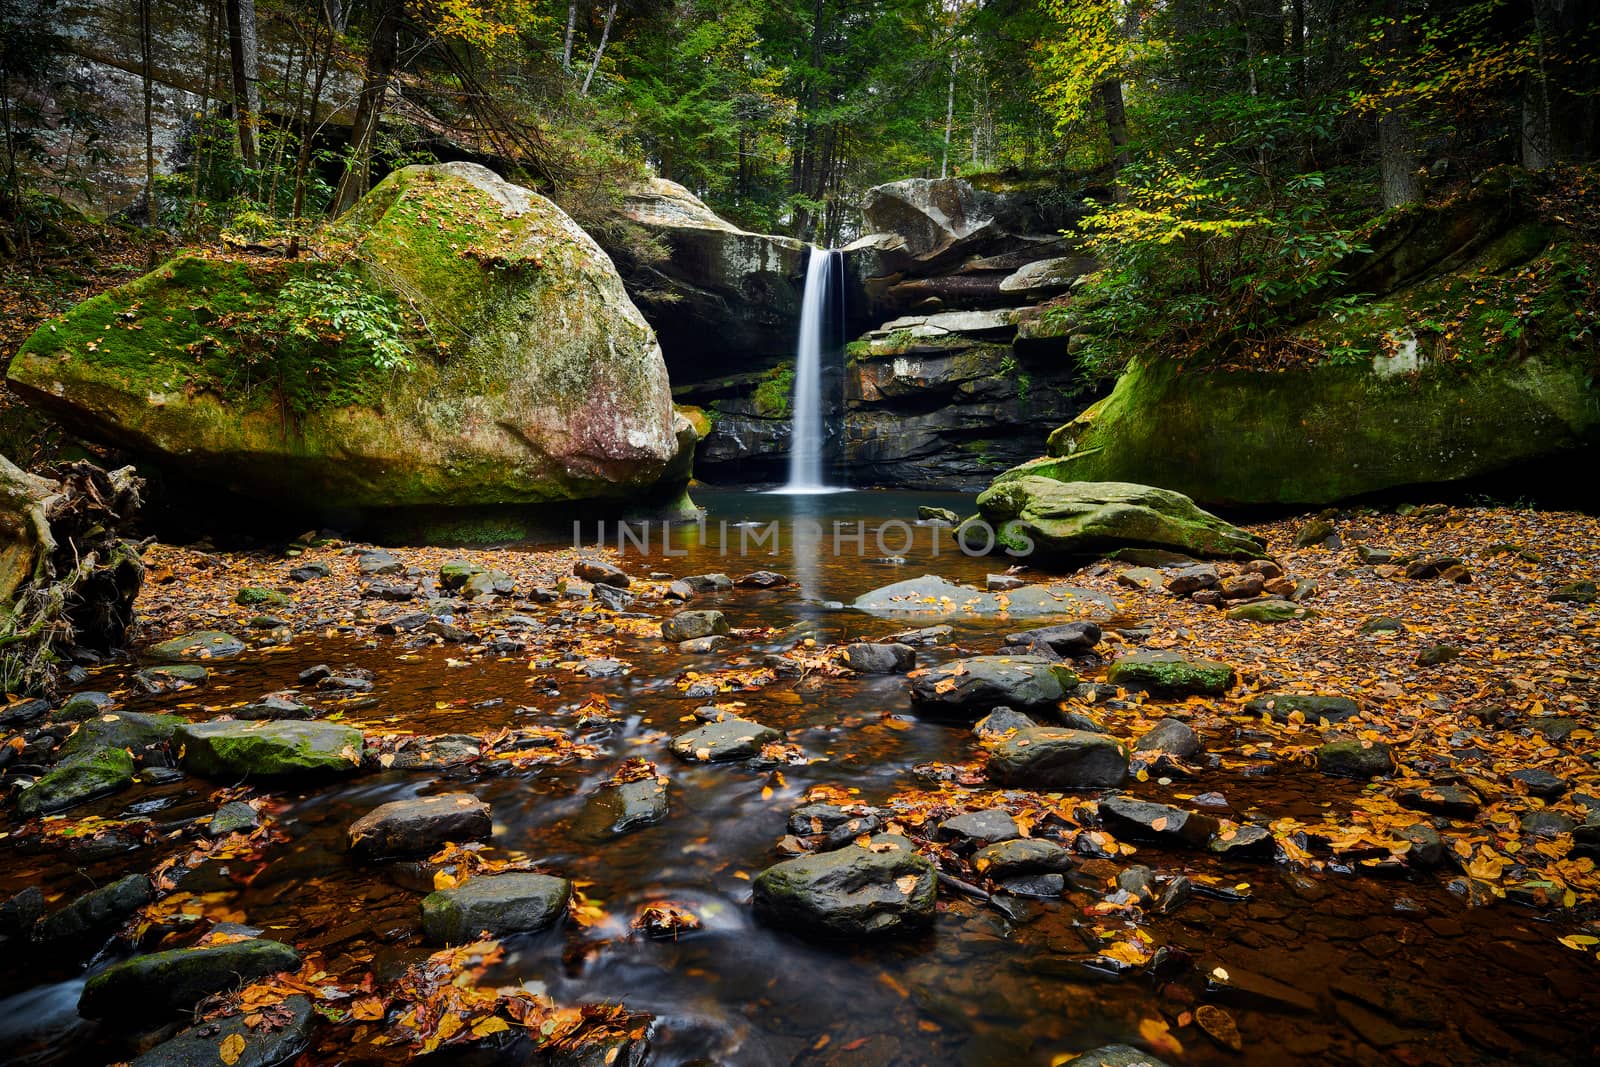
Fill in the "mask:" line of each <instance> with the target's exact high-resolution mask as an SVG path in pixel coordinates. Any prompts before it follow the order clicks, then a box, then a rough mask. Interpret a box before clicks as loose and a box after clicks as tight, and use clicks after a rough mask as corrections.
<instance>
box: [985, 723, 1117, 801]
mask: <svg viewBox="0 0 1600 1067" xmlns="http://www.w3.org/2000/svg"><path fill="white" fill-rule="evenodd" d="M1127 776H1128V750H1127V749H1126V748H1124V747H1123V746H1122V745H1121V743H1119V742H1118V741H1116V740H1115V739H1113V738H1110V737H1107V736H1105V735H1104V734H1096V733H1090V732H1088V731H1086V730H1067V729H1062V728H1059V727H1051V726H1036V727H1034V728H1033V729H1031V730H1018V731H1017V732H1016V733H1014V734H1012V735H1011V736H1009V737H1007V738H1005V739H1003V740H1001V741H1000V742H998V743H997V744H996V745H995V746H994V749H993V751H992V752H991V753H990V756H989V777H990V778H992V779H994V780H995V781H996V782H999V783H1000V784H1001V785H1007V786H1014V787H1017V788H1020V789H1037V790H1041V791H1045V792H1059V791H1065V790H1070V789H1093V788H1100V787H1105V786H1118V785H1121V784H1122V783H1123V781H1124V780H1125V779H1126V778H1127Z"/></svg>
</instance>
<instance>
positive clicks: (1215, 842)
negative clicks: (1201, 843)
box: [1206, 823, 1278, 859]
mask: <svg viewBox="0 0 1600 1067" xmlns="http://www.w3.org/2000/svg"><path fill="white" fill-rule="evenodd" d="M1206 848H1207V849H1209V850H1210V851H1212V852H1214V853H1216V854H1217V855H1219V856H1222V857H1223V858H1225V859H1271V858H1272V857H1273V856H1274V855H1276V854H1277V851H1278V843H1277V842H1276V841H1274V840H1273V839H1272V831H1270V830H1268V829H1267V828H1266V827H1265V826H1257V825H1255V824H1254V823H1245V824H1244V825H1243V826H1236V827H1230V828H1229V829H1226V830H1220V831H1218V832H1217V834H1216V835H1215V836H1213V837H1212V838H1211V840H1210V841H1208V842H1207V843H1206Z"/></svg>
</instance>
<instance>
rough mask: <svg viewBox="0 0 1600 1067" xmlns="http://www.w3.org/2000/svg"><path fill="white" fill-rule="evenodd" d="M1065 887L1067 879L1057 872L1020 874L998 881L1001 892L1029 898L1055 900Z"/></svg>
mask: <svg viewBox="0 0 1600 1067" xmlns="http://www.w3.org/2000/svg"><path fill="white" fill-rule="evenodd" d="M1066 888H1067V880H1066V878H1064V877H1063V876H1062V875H1059V874H1022V875H1017V876H1016V877H1013V878H1006V879H1002V880H1001V882H1000V889H1001V891H1002V892H1005V893H1010V894H1011V895H1012V896H1016V897H1026V898H1028V899H1029V900H1055V899H1056V898H1058V897H1060V896H1061V894H1062V893H1064V892H1065V891H1066Z"/></svg>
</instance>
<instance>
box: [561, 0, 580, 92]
mask: <svg viewBox="0 0 1600 1067" xmlns="http://www.w3.org/2000/svg"><path fill="white" fill-rule="evenodd" d="M577 25H578V0H572V2H571V3H569V4H568V5H567V38H566V40H565V41H564V42H562V45H561V69H562V70H564V71H566V72H567V73H568V74H571V73H572V31H573V29H574V28H576V27H577Z"/></svg>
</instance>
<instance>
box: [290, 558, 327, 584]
mask: <svg viewBox="0 0 1600 1067" xmlns="http://www.w3.org/2000/svg"><path fill="white" fill-rule="evenodd" d="M332 573H333V572H332V571H331V570H329V569H328V565H327V564H326V563H302V564H301V565H300V566H298V567H296V568H295V569H294V570H292V571H290V572H289V577H290V579H291V580H293V581H296V582H314V581H316V580H317V579H318V578H326V577H327V576H328V575H330V574H332Z"/></svg>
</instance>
